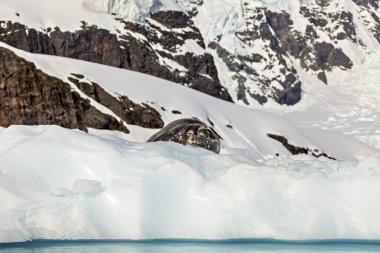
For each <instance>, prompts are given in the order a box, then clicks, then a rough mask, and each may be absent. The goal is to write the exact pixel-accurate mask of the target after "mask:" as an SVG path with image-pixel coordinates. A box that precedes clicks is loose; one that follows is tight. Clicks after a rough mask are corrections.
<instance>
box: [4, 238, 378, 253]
mask: <svg viewBox="0 0 380 253" xmlns="http://www.w3.org/2000/svg"><path fill="white" fill-rule="evenodd" d="M0 252H1V253H8V252H9V253H16V252H17V253H47V252H49V253H50V252H51V253H67V252H73V253H88V252H99V253H100V252H114V253H122V252H123V253H125V252H134V253H155V252H156V253H164V252H165V253H177V252H180V253H187V252H189V253H190V252H196V253H202V252H207V253H213V252H215V253H216V252H234V253H240V252H257V253H260V252H282V253H285V252H314V253H315V252H330V253H332V252H333V253H338V252H339V253H340V252H380V241H310V242H286V241H272V240H229V241H170V240H153V241H32V242H26V243H12V244H0Z"/></svg>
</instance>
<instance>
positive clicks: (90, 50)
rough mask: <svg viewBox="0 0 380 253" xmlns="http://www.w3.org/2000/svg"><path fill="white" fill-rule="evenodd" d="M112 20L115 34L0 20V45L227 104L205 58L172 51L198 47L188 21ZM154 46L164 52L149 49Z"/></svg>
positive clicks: (161, 16)
mask: <svg viewBox="0 0 380 253" xmlns="http://www.w3.org/2000/svg"><path fill="white" fill-rule="evenodd" d="M116 19H117V20H118V21H119V22H121V23H123V24H124V30H123V31H120V33H119V34H112V33H110V31H108V30H105V29H99V28H98V27H96V26H88V25H87V24H86V23H85V22H83V25H82V29H81V30H78V31H76V32H75V33H74V32H64V31H61V30H60V29H59V28H54V29H48V30H47V31H46V33H42V32H38V31H36V30H34V29H29V28H27V27H26V26H24V25H22V24H18V23H11V22H4V21H0V40H1V41H3V42H5V43H7V44H9V45H11V46H14V47H16V48H19V49H22V50H25V51H29V52H32V53H40V54H50V55H58V56H65V57H70V58H75V59H80V60H85V61H91V62H96V63H101V64H106V65H110V66H113V67H119V68H125V69H130V70H134V71H138V72H142V73H146V74H149V75H153V76H157V77H160V78H163V79H167V80H170V81H173V82H176V83H180V84H184V85H186V86H188V87H190V88H193V89H196V90H198V91H200V92H203V93H206V94H209V95H211V96H214V97H217V98H220V99H224V100H227V101H231V102H232V99H231V96H230V95H229V94H228V92H227V91H226V89H224V88H223V87H222V86H221V85H220V82H219V79H218V71H217V69H216V67H215V64H214V59H213V57H212V56H211V55H209V54H207V53H205V54H202V55H195V54H193V53H190V52H186V53H183V54H178V52H177V51H176V50H177V47H178V46H182V45H183V44H184V43H185V41H186V40H190V39H191V40H195V41H196V43H198V44H199V46H200V47H203V48H204V43H203V38H202V36H201V34H200V32H199V30H198V29H197V28H196V27H195V26H194V24H193V22H192V21H191V17H190V16H187V15H186V14H184V13H182V12H175V11H164V12H157V13H155V14H152V16H151V19H150V20H152V21H151V22H147V24H146V25H143V24H138V23H134V22H129V21H125V20H123V19H119V18H116ZM155 22H157V23H155ZM162 26H165V27H167V28H168V30H166V29H162ZM183 28H186V29H185V30H184V29H183ZM189 28H190V29H189ZM170 29H171V30H170ZM130 32H133V33H136V34H138V35H140V36H141V37H143V38H145V40H144V39H139V38H137V37H136V36H133V35H132V34H131V33H130ZM156 44H159V45H161V46H162V48H163V49H164V50H165V51H164V50H158V49H155V48H154V45H156ZM169 61H173V62H174V63H175V64H178V65H179V69H176V68H173V67H171V66H170V65H168V64H166V63H165V62H169Z"/></svg>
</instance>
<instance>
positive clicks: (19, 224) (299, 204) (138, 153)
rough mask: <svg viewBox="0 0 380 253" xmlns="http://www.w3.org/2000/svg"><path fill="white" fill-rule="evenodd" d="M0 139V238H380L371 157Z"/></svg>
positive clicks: (39, 134)
mask: <svg viewBox="0 0 380 253" xmlns="http://www.w3.org/2000/svg"><path fill="white" fill-rule="evenodd" d="M0 143H1V146H0V199H1V201H2V208H1V210H0V217H1V220H2V222H1V223H0V242H13V241H25V240H31V239H151V238H192V239H225V238H275V239H332V238H340V239H342V238H351V239H379V238H380V221H379V219H378V215H379V213H380V199H379V198H378V192H379V191H380V184H379V183H378V182H379V180H380V169H379V168H380V157H375V156H372V157H368V158H366V159H364V160H362V161H359V162H357V161H347V162H338V161H332V160H329V159H325V158H318V159H316V158H312V157H309V156H295V157H285V156H281V157H272V158H268V159H263V158H262V157H260V155H259V154H257V153H252V152H251V153H249V152H247V150H239V149H234V150H232V151H230V150H228V149H224V150H223V151H222V153H224V154H221V155H217V154H214V153H212V152H210V151H207V150H203V149H200V148H195V147H186V146H182V145H179V144H176V143H146V144H141V143H133V142H128V141H126V140H123V139H120V138H117V137H114V136H110V135H102V136H94V135H90V134H86V133H82V132H79V131H76V130H68V129H64V128H60V127H57V126H30V127H27V126H12V127H9V128H7V129H5V128H0Z"/></svg>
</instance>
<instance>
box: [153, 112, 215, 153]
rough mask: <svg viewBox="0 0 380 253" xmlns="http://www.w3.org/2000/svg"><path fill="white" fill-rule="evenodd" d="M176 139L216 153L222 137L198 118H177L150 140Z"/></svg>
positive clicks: (178, 141) (175, 140)
mask: <svg viewBox="0 0 380 253" xmlns="http://www.w3.org/2000/svg"><path fill="white" fill-rule="evenodd" d="M156 141H174V142H177V143H181V144H183V145H191V146H198V147H202V148H205V149H208V150H211V151H213V152H215V153H219V151H220V137H219V136H218V134H217V133H216V132H215V131H214V130H213V129H212V128H211V127H209V126H207V125H206V124H205V123H203V122H202V121H200V120H198V119H179V120H175V121H173V122H171V123H169V124H168V125H166V126H165V127H164V128H163V129H161V130H160V131H158V132H157V133H155V134H154V135H152V136H151V137H150V138H149V140H148V142H156Z"/></svg>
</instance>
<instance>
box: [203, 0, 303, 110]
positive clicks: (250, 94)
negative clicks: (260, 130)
mask: <svg viewBox="0 0 380 253" xmlns="http://www.w3.org/2000/svg"><path fill="white" fill-rule="evenodd" d="M250 4H251V3H249V2H248V1H245V2H244V5H243V8H244V20H245V22H246V28H245V29H244V30H242V31H239V32H238V33H237V34H236V36H237V37H238V38H239V39H240V40H241V41H242V42H243V43H244V45H247V46H250V45H254V44H262V45H263V46H262V47H261V48H260V50H257V52H255V53H249V54H246V55H236V54H233V53H230V52H228V51H227V50H226V49H225V48H223V47H222V46H221V45H220V44H219V43H218V41H214V42H211V43H210V44H209V45H208V46H209V48H210V49H213V50H215V52H216V54H217V55H218V57H219V58H220V59H222V60H223V62H224V63H225V65H226V66H227V68H228V69H229V71H230V73H231V79H232V80H233V81H235V82H236V83H237V85H236V86H237V87H236V91H237V99H238V100H242V101H243V102H244V103H246V104H249V100H250V99H252V98H253V99H254V100H256V101H258V102H259V103H260V104H264V103H266V102H267V101H268V98H271V99H273V100H275V101H276V102H278V103H280V104H287V105H294V104H295V103H297V102H298V101H299V100H300V99H301V89H300V87H301V82H300V80H299V77H298V75H297V72H296V70H295V69H294V68H293V66H291V65H290V64H289V59H288V57H287V56H286V51H285V50H284V49H283V48H282V46H281V45H280V44H281V42H280V41H279V39H278V38H277V36H276V34H274V33H273V32H272V31H273V30H272V28H271V24H272V25H273V26H274V27H277V28H278V29H283V28H284V27H286V26H288V25H289V22H291V21H290V19H288V17H286V16H282V17H281V19H274V18H273V19H270V17H268V16H267V15H266V13H265V9H264V8H257V7H253V6H250ZM259 41H260V42H259ZM263 65H264V66H265V68H264V69H263V67H262V66H263ZM272 69H278V72H275V71H272Z"/></svg>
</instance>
